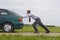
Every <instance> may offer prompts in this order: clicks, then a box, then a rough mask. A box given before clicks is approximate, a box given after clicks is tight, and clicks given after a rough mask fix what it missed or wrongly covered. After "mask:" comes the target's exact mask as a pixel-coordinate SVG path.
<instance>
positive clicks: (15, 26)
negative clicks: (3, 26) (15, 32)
mask: <svg viewBox="0 0 60 40" xmlns="http://www.w3.org/2000/svg"><path fill="white" fill-rule="evenodd" d="M13 25H14V28H15V29H22V28H23V23H22V22H14V23H13Z"/></svg>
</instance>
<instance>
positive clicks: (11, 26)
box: [2, 23, 14, 32]
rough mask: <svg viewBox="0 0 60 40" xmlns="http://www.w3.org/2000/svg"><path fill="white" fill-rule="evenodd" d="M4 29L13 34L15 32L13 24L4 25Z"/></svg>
mask: <svg viewBox="0 0 60 40" xmlns="http://www.w3.org/2000/svg"><path fill="white" fill-rule="evenodd" d="M2 27H3V31H4V32H13V31H14V27H13V25H12V24H11V23H4V24H3V26H2Z"/></svg>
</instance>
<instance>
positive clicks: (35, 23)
mask: <svg viewBox="0 0 60 40" xmlns="http://www.w3.org/2000/svg"><path fill="white" fill-rule="evenodd" d="M27 17H29V21H31V20H30V19H31V18H32V19H34V20H35V22H34V23H33V28H34V30H35V33H39V31H38V29H37V27H36V26H37V24H39V25H40V26H41V27H42V28H44V29H45V30H46V33H49V32H50V31H49V29H48V28H47V27H46V26H45V25H44V24H43V23H42V22H41V19H40V18H39V17H38V16H36V15H34V14H32V13H31V11H30V10H27V15H26V16H24V17H22V18H27Z"/></svg>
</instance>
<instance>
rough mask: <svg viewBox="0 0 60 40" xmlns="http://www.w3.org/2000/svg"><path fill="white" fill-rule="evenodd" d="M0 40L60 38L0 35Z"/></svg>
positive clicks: (49, 39)
mask: <svg viewBox="0 0 60 40" xmlns="http://www.w3.org/2000/svg"><path fill="white" fill-rule="evenodd" d="M0 40H60V36H57V37H56V36H55V37H54V36H44V35H37V36H22V35H0Z"/></svg>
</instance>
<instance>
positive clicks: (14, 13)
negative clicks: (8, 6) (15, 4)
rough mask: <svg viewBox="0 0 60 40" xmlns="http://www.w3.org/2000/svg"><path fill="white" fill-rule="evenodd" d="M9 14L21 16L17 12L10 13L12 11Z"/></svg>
mask: <svg viewBox="0 0 60 40" xmlns="http://www.w3.org/2000/svg"><path fill="white" fill-rule="evenodd" d="M9 13H10V14H11V15H19V14H17V13H16V12H14V11H10V10H9Z"/></svg>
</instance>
